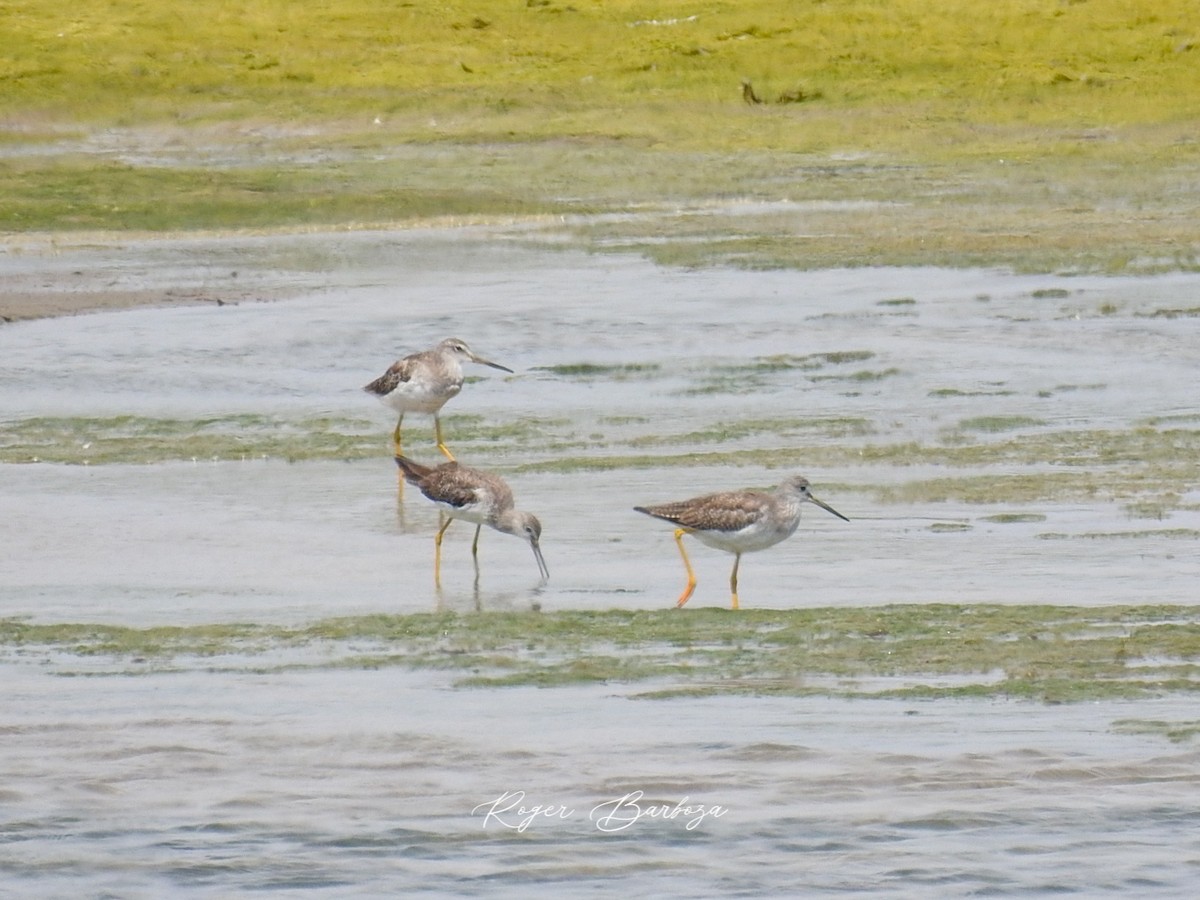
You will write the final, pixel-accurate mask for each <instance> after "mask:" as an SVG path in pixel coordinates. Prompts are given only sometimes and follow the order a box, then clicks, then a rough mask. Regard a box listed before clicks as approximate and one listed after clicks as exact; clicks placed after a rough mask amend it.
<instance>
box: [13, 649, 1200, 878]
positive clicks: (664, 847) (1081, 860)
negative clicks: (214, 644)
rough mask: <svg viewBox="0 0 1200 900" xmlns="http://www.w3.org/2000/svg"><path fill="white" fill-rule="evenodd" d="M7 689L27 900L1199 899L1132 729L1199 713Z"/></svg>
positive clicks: (403, 680) (410, 693)
mask: <svg viewBox="0 0 1200 900" xmlns="http://www.w3.org/2000/svg"><path fill="white" fill-rule="evenodd" d="M4 677H5V684H6V696H7V699H6V708H7V709H8V714H7V715H6V724H5V726H4V729H3V731H4V740H3V748H4V749H3V751H2V752H3V758H4V770H5V772H6V779H5V780H6V784H5V787H4V789H3V797H4V809H5V814H6V815H5V818H6V822H5V827H4V829H3V832H2V834H3V838H4V840H3V843H0V859H3V862H4V868H5V871H6V872H7V875H6V877H5V881H6V884H7V887H8V888H9V889H11V890H13V891H15V892H16V894H17V895H23V896H33V895H37V896H46V897H48V896H121V897H154V896H164V895H167V894H169V895H171V896H210V895H220V896H229V895H232V894H243V893H247V892H251V891H264V892H266V893H268V894H269V895H271V896H306V895H313V894H315V895H318V896H335V897H342V896H346V897H350V896H398V895H401V894H403V895H405V896H408V895H411V894H422V895H431V896H500V897H519V896H529V895H531V894H535V895H551V894H555V893H560V892H561V891H563V890H567V889H568V887H567V886H568V885H569V890H570V892H571V893H572V895H578V896H624V895H627V894H628V892H630V891H635V890H636V891H637V892H638V893H639V894H644V895H646V896H652V897H667V896H673V897H674V896H692V897H700V896H714V895H725V894H728V895H734V896H751V895H753V896H762V895H774V896H780V895H787V894H792V895H798V894H805V895H809V894H811V895H817V896H821V895H833V894H837V895H847V896H864V897H865V896H888V897H928V896H931V895H933V894H936V895H941V896H946V895H950V896H966V895H971V894H975V893H983V894H989V895H994V896H1029V895H1037V894H1043V893H1062V892H1077V893H1079V894H1081V895H1083V896H1089V897H1092V896H1117V895H1126V896H1127V895H1129V894H1130V893H1133V894H1136V895H1138V896H1148V895H1160V896H1177V897H1184V896H1188V895H1189V893H1190V891H1191V890H1194V885H1195V882H1196V878H1197V874H1198V873H1197V867H1198V866H1200V840H1198V839H1197V837H1196V835H1197V834H1198V833H1200V830H1198V828H1197V826H1198V825H1200V812H1198V809H1200V806H1198V805H1197V799H1200V754H1198V751H1197V750H1196V749H1195V748H1194V747H1193V746H1179V745H1173V744H1170V743H1168V742H1167V741H1166V740H1164V739H1163V738H1162V737H1160V736H1154V735H1146V734H1137V733H1133V734H1130V733H1123V732H1122V731H1121V730H1119V729H1118V728H1114V726H1113V722H1114V721H1115V720H1123V719H1127V718H1134V719H1167V718H1177V717H1180V716H1191V715H1194V704H1193V703H1192V702H1191V701H1190V700H1188V701H1183V700H1177V699H1165V700H1160V701H1150V702H1141V703H1136V704H1133V703H1108V704H1104V705H1102V706H1096V705H1092V704H1086V705H1076V706H1037V705H1029V704H1021V703H1006V702H987V703H982V702H973V703H959V702H937V703H915V704H914V703H899V702H895V701H870V700H864V701H856V702H849V703H848V702H837V701H829V700H822V699H807V698H806V699H798V698H787V699H783V698H777V699H773V698H756V699H754V700H753V701H747V700H746V699H744V698H709V699H703V700H696V699H691V700H676V701H671V702H669V703H665V704H664V703H662V702H659V701H651V700H638V699H636V698H635V697H631V696H629V695H628V694H626V693H625V692H623V691H622V690H621V689H619V688H618V689H613V688H609V687H588V688H562V689H555V690H539V689H534V688H512V689H505V690H499V691H486V692H478V691H472V690H449V689H447V688H446V687H445V685H444V684H443V683H441V682H440V679H439V677H437V676H432V677H430V676H425V675H414V674H411V673H403V672H397V671H395V670H382V671H338V670H335V671H318V672H303V673H299V672H297V673H283V674H279V673H276V674H270V675H263V674H248V673H219V672H218V673H214V672H206V671H197V672H182V673H172V674H161V673H160V674H152V675H146V676H141V677H124V678H55V677H53V676H52V675H49V674H47V673H45V672H43V671H39V670H37V669H33V668H31V667H29V666H22V665H6V666H5V672H4ZM48 748H52V751H51V752H48ZM639 791H640V792H641V794H640V795H639V794H638V793H637V792H639ZM521 792H523V793H521ZM550 806H553V807H556V809H555V810H554V811H553V813H552V814H546V813H547V812H549V810H547V807H550ZM521 807H524V809H525V812H524V813H522V811H521ZM535 807H541V808H542V809H543V810H544V811H545V812H543V814H536V813H534V812H532V810H533V809H534V808H535ZM652 807H656V808H657V809H658V810H659V812H660V815H654V814H652V813H651V812H650V810H651V808H652ZM684 809H689V810H690V811H686V812H685V811H683V810H684ZM676 810H680V811H679V812H676ZM662 812H666V813H668V814H670V815H671V816H672V817H671V818H667V817H665V816H664V815H661V813H662ZM639 813H644V814H643V815H641V816H640V817H639ZM693 822H694V823H695V824H694V826H693V827H692V828H691V829H689V828H688V827H687V826H688V824H689V823H693Z"/></svg>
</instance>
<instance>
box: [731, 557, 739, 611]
mask: <svg viewBox="0 0 1200 900" xmlns="http://www.w3.org/2000/svg"><path fill="white" fill-rule="evenodd" d="M741 564H742V554H740V553H739V554H737V555H736V556H734V558H733V574H732V575H730V576H729V590H730V591H732V592H733V603H732V605H730V607H729V608H730V609H737V608H738V598H737V572H738V566H740V565H741Z"/></svg>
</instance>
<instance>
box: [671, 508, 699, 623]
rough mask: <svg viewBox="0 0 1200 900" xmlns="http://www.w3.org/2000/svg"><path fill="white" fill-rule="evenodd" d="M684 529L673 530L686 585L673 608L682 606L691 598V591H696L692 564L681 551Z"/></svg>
mask: <svg viewBox="0 0 1200 900" xmlns="http://www.w3.org/2000/svg"><path fill="white" fill-rule="evenodd" d="M687 533H688V532H687V529H686V528H676V529H675V543H676V544H678V545H679V555H680V556H682V557H683V567H684V568H685V569H687V576H688V583H687V587H686V588H684V589H683V593H682V594H680V595H679V599H678V600H677V601H675V608H676V609H678V608H679V607H681V606H683V604H685V603H687V602H688V598H690V597H691V596H692V591H694V590H695V589H696V573H695V572H693V571H692V563H691V561H690V560H689V559H688V555H687V551H686V550H684V549H683V536H684V535H685V534H687Z"/></svg>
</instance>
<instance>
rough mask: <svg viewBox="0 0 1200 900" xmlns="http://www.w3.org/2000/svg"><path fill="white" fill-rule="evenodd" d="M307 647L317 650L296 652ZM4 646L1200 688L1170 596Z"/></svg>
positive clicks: (726, 687) (1035, 685) (117, 637)
mask: <svg viewBox="0 0 1200 900" xmlns="http://www.w3.org/2000/svg"><path fill="white" fill-rule="evenodd" d="M297 648H300V649H304V648H308V649H310V650H312V651H313V652H312V653H310V654H308V655H307V656H304V657H302V658H299V659H298V658H297V656H296V653H295V652H294V651H295V650H296V649H297ZM0 650H3V652H4V653H6V654H19V655H20V656H22V657H24V658H30V657H36V656H38V655H40V654H47V655H53V656H54V658H55V666H56V669H57V671H60V672H61V673H62V674H83V672H84V671H85V669H86V666H84V659H85V658H86V659H90V660H96V659H97V658H100V659H102V660H107V661H108V662H109V663H111V665H110V666H108V667H106V668H105V670H104V671H105V673H106V674H112V673H119V674H132V673H138V672H148V671H162V670H163V669H172V668H208V669H224V668H230V669H248V670H254V671H275V670H279V669H283V668H292V667H297V666H299V667H304V668H320V667H330V666H338V667H346V666H349V667H371V668H376V667H382V666H397V667H403V668H423V669H445V670H449V671H452V672H454V673H456V675H457V678H456V683H457V684H458V685H460V686H474V687H500V686H504V685H542V686H546V687H554V686H563V685H571V684H580V683H595V682H605V683H624V684H644V685H645V690H644V691H642V692H641V693H640V695H641V696H644V697H660V698H661V697H671V696H678V695H680V694H689V695H691V694H730V693H737V694H815V695H829V696H845V697H863V696H875V697H879V696H884V697H910V698H919V697H1015V698H1022V699H1031V700H1042V701H1052V702H1067V701H1080V700H1093V699H1102V698H1112V697H1141V696H1156V695H1162V694H1168V693H1177V692H1188V693H1190V692H1194V691H1197V690H1200V612H1198V611H1197V610H1196V609H1195V608H1192V607H1175V606H1155V607H1131V606H1121V607H1104V608H1100V609H1086V608H1078V607H1059V606H987V605H979V606H954V605H940V604H928V605H903V606H884V607H873V608H868V609H795V610H743V611H740V612H729V611H725V610H719V609H701V610H688V611H678V610H665V611H658V612H631V611H624V610H609V611H603V612H556V613H540V612H527V613H482V614H471V615H456V614H448V613H446V614H419V615H405V616H385V615H373V616H361V617H352V618H339V619H327V620H323V621H318V622H315V623H312V624H311V625H306V626H298V627H287V626H268V625H247V624H229V625H203V626H191V627H172V628H145V629H139V628H128V627H120V626H105V625H85V624H56V625H34V624H29V623H25V622H21V621H16V620H11V619H10V620H0ZM284 650H287V651H289V653H288V658H287V660H281V659H279V658H278V655H279V654H280V652H281V651H284ZM63 654H67V655H68V658H64V656H63ZM273 654H275V655H276V658H275V659H272V655H273ZM70 656H73V657H75V658H76V659H77V660H78V665H74V666H73V665H72V663H71V660H70V658H69V657H70ZM91 671H97V670H96V669H95V668H93V669H91Z"/></svg>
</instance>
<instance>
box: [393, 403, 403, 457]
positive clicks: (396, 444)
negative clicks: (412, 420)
mask: <svg viewBox="0 0 1200 900" xmlns="http://www.w3.org/2000/svg"><path fill="white" fill-rule="evenodd" d="M403 424H404V413H400V418H399V419H397V420H396V430H395V431H393V432H392V449H393V450H394V451H395V455H396V456H403V455H404V448H403V447H401V446H400V426H401V425H403Z"/></svg>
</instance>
